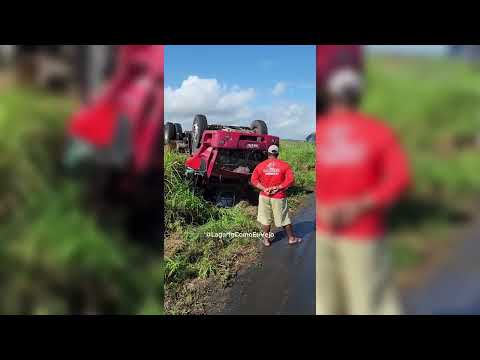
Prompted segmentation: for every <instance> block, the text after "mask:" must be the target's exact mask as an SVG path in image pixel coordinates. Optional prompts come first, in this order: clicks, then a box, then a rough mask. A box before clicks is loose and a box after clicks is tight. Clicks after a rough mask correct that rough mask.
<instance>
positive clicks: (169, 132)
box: [165, 123, 176, 145]
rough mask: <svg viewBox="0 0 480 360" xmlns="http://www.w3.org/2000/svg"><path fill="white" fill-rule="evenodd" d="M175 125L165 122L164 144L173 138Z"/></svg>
mask: <svg viewBox="0 0 480 360" xmlns="http://www.w3.org/2000/svg"><path fill="white" fill-rule="evenodd" d="M175 139H176V136H175V125H173V124H172V123H166V124H165V145H168V144H169V143H170V142H171V141H173V140H175Z"/></svg>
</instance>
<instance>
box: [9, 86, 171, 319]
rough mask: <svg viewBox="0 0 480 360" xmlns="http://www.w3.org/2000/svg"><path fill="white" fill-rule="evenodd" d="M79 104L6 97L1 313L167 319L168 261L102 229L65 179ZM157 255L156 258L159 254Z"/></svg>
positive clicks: (33, 95) (19, 92)
mask: <svg viewBox="0 0 480 360" xmlns="http://www.w3.org/2000/svg"><path fill="white" fill-rule="evenodd" d="M73 107H74V105H73V102H72V101H70V100H68V99H65V98H58V97H53V96H49V95H46V94H42V93H38V92H36V91H33V90H27V89H20V88H15V89H9V90H8V91H4V92H3V93H2V94H0V134H1V135H0V224H1V226H0V239H1V240H2V241H1V243H0V279H1V280H0V292H1V293H2V294H3V296H2V297H1V299H0V313H3V314H69V313H85V312H89V313H107V314H117V313H120V314H137V313H142V314H143V313H153V314H161V313H163V306H162V304H163V278H164V274H163V272H164V269H163V263H162V261H161V257H160V256H158V257H157V259H156V260H153V261H148V262H147V261H145V257H146V255H147V254H146V250H145V249H143V248H141V247H140V246H137V245H135V244H133V243H132V242H130V241H128V240H127V239H125V238H124V235H123V233H122V232H121V231H120V230H119V229H117V230H115V229H113V230H112V229H110V230H107V229H105V228H103V227H100V226H99V225H98V223H97V219H96V218H95V217H94V215H93V214H92V213H91V212H90V211H89V210H88V209H87V206H86V205H85V196H84V190H83V188H82V184H81V183H79V182H76V181H73V180H70V179H66V178H64V177H62V176H61V175H60V174H59V160H60V156H61V151H62V143H63V137H64V127H65V120H66V119H67V118H68V116H69V114H70V113H71V111H72V109H73ZM150 257H151V256H150Z"/></svg>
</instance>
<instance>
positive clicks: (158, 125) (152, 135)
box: [64, 45, 164, 206]
mask: <svg viewBox="0 0 480 360" xmlns="http://www.w3.org/2000/svg"><path fill="white" fill-rule="evenodd" d="M163 66H164V49H163V46H161V45H120V46H118V50H117V53H116V66H115V70H114V74H113V76H112V78H111V79H110V81H109V82H108V84H107V85H106V87H105V88H104V90H103V91H102V92H101V93H100V94H98V96H95V97H93V100H92V101H90V102H89V103H87V104H85V105H84V106H83V108H81V109H80V110H79V111H78V112H77V113H76V114H74V115H73V116H72V118H71V119H70V121H69V122H68V128H67V139H68V144H67V148H66V151H65V157H64V165H65V168H66V169H67V171H68V172H69V173H74V174H79V175H83V176H86V177H88V178H89V180H91V184H93V185H94V186H93V187H95V188H96V190H95V192H96V193H98V194H99V195H101V196H103V195H106V194H110V195H111V196H110V197H114V198H115V199H117V198H121V199H129V201H130V200H132V199H134V200H132V201H134V202H135V204H142V203H143V204H147V203H148V202H149V201H150V202H154V201H158V199H162V200H163V194H161V193H162V192H163V190H162V189H163V142H162V136H163V123H164V121H163V116H164V99H163V90H164V83H163V81H164V74H163ZM154 194H157V195H158V196H153V195H154ZM130 205H132V204H131V203H129V206H130Z"/></svg>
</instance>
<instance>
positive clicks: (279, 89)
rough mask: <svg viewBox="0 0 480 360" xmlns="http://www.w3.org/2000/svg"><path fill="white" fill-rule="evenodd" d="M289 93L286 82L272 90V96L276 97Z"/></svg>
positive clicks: (280, 83) (278, 84)
mask: <svg viewBox="0 0 480 360" xmlns="http://www.w3.org/2000/svg"><path fill="white" fill-rule="evenodd" d="M285 91H287V84H286V83H284V82H279V83H277V84H276V85H275V87H274V88H273V90H272V94H273V95H275V96H280V95H282V94H284V93H285Z"/></svg>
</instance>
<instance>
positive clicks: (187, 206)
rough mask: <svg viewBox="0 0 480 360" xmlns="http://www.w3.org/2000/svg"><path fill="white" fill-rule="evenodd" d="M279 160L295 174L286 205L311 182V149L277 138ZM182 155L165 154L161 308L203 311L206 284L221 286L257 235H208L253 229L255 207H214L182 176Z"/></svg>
mask: <svg viewBox="0 0 480 360" xmlns="http://www.w3.org/2000/svg"><path fill="white" fill-rule="evenodd" d="M282 158H283V159H284V160H286V161H288V162H289V163H290V164H291V165H292V168H293V170H294V172H295V174H296V178H297V183H296V186H295V187H294V188H293V189H291V190H290V191H291V194H290V195H291V207H292V209H295V208H296V207H298V206H299V204H300V202H301V199H302V197H303V196H305V194H307V193H308V192H310V191H311V190H312V189H313V186H314V177H315V175H314V167H315V148H314V146H313V145H312V144H307V143H303V142H282ZM185 159H186V158H185V156H184V155H182V154H178V153H175V152H166V153H165V191H166V193H165V201H166V203H165V223H166V230H167V233H166V259H165V261H166V274H165V276H166V294H167V296H166V304H165V306H166V309H167V311H168V312H169V313H171V314H187V313H190V314H191V313H198V312H200V313H201V312H204V311H205V309H204V307H203V306H204V304H203V303H202V302H203V301H205V299H204V295H205V293H206V292H208V291H210V287H225V286H227V285H228V284H229V283H230V282H231V280H232V279H233V278H234V277H235V275H236V273H237V271H238V270H239V269H240V268H241V266H242V264H244V265H251V263H252V262H254V261H255V257H256V255H257V252H258V249H257V243H258V241H257V240H256V239H252V238H246V237H245V238H244V237H236V238H235V237H225V238H222V239H218V238H208V237H207V234H209V233H216V234H222V233H227V232H232V233H235V232H239V233H254V232H258V231H259V230H260V229H259V226H258V224H257V222H256V207H255V206H252V205H249V204H248V203H240V204H239V205H238V206H236V207H235V208H232V209H219V208H217V207H215V206H214V205H213V204H211V203H209V202H207V201H205V200H204V199H203V198H202V197H201V196H199V195H198V194H196V193H195V191H194V187H193V186H192V184H190V183H188V182H187V181H186V179H185V166H184V163H185Z"/></svg>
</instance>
